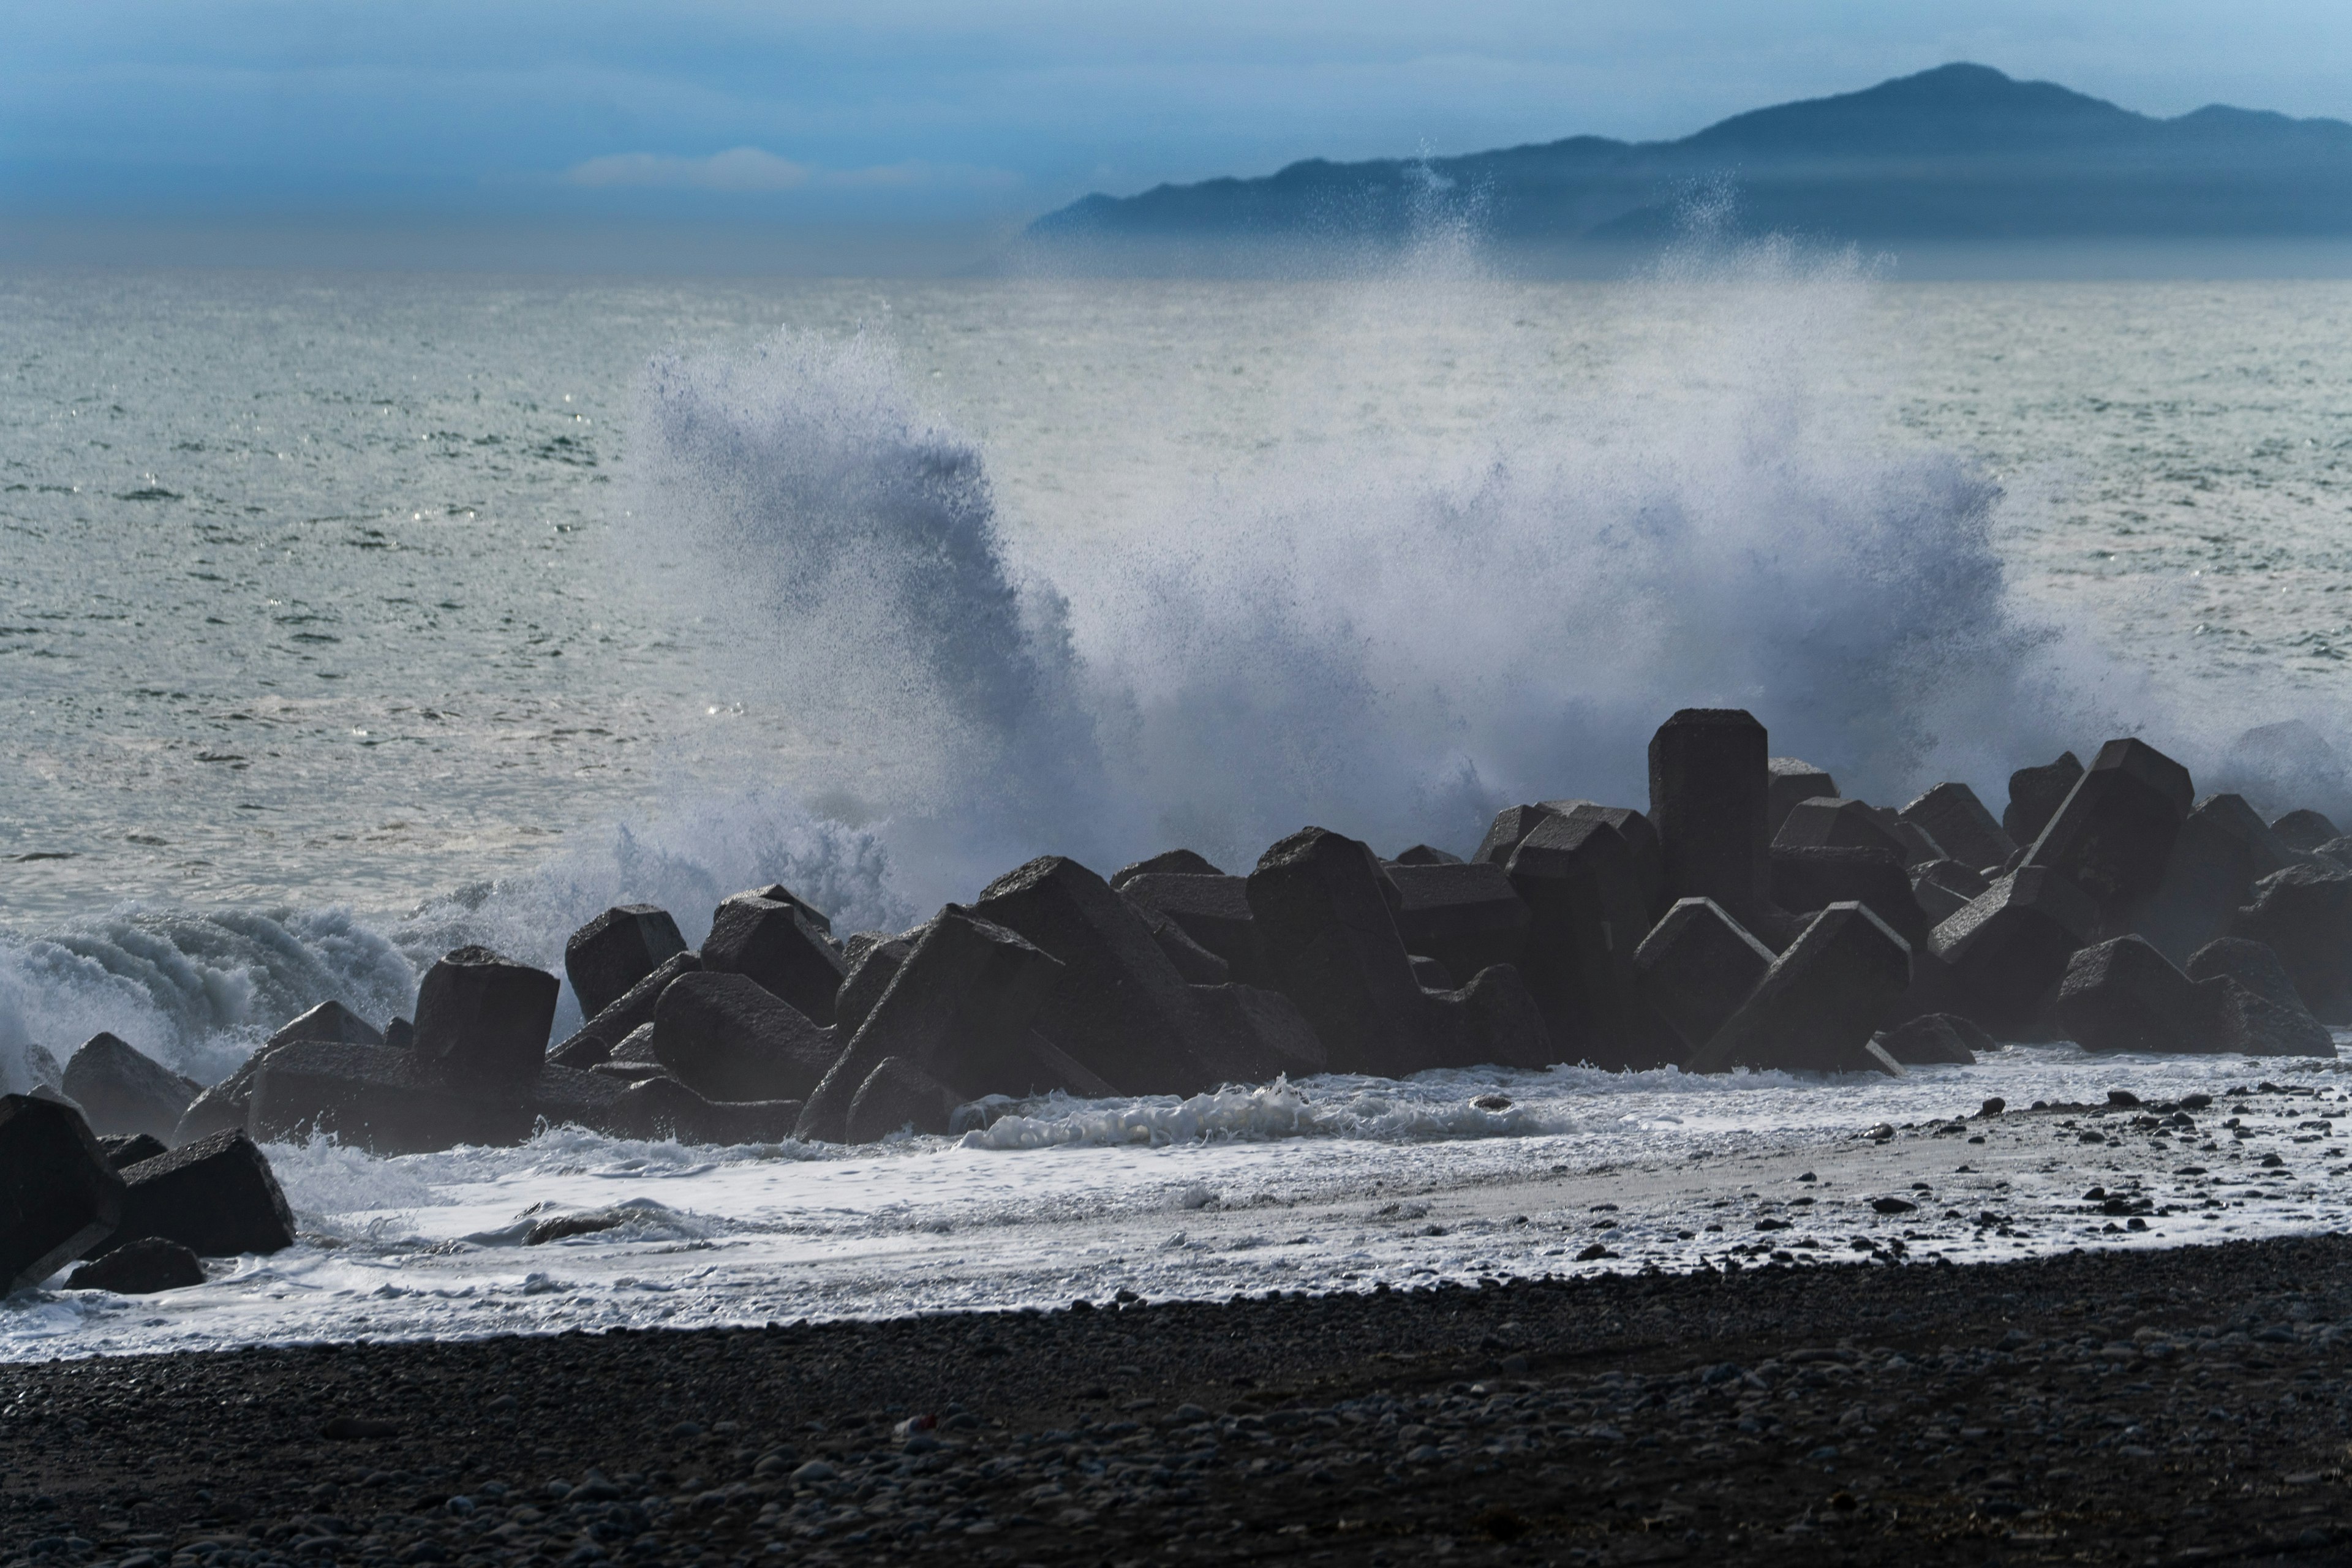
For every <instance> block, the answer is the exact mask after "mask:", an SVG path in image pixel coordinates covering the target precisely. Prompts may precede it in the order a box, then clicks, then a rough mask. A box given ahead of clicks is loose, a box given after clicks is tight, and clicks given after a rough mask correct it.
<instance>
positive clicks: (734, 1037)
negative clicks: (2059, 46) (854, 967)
mask: <svg viewBox="0 0 2352 1568" xmlns="http://www.w3.org/2000/svg"><path fill="white" fill-rule="evenodd" d="M653 1050H654V1057H655V1059H656V1060H657V1061H659V1062H660V1063H661V1065H662V1066H664V1067H666V1068H668V1069H669V1071H670V1073H671V1075H672V1076H673V1077H675V1078H676V1079H677V1080H678V1081H679V1082H680V1083H682V1084H684V1085H686V1086H687V1087H688V1089H693V1090H694V1091H695V1092H696V1093H698V1094H699V1095H701V1096H703V1097H704V1098H705V1099H707V1100H806V1099H807V1098H808V1097H809V1096H810V1095H811V1094H813V1093H814V1092H815V1090H816V1086H817V1084H818V1083H819V1082H820V1081H822V1080H823V1079H824V1075H825V1072H826V1069H827V1068H831V1067H832V1065H833V1059H834V1058H835V1057H836V1056H837V1055H839V1054H840V1052H839V1048H838V1047H836V1046H835V1043H834V1040H833V1037H832V1035H831V1034H830V1033H829V1032H828V1031H826V1030H824V1029H822V1028H819V1027H818V1026H816V1025H815V1024H814V1023H813V1022H812V1021H810V1020H809V1019H808V1018H807V1017H806V1016H803V1014H802V1013H801V1012H800V1010H799V1009H798V1008H796V1007H794V1006H793V1005H791V1004H790V1003H788V1002H785V1001H783V1000H782V998H780V997H778V996H776V995H775V994H773V993H772V992H771V991H769V990H768V989H767V988H766V987H765V986H762V985H760V984H756V983H755V982H754V981H752V980H751V977H750V976H748V975H744V974H734V973H713V972H711V971H709V970H704V971H703V972H701V973H697V974H684V975H680V976H679V977H678V978H677V980H675V981H673V982H671V983H670V984H669V986H668V988H667V989H666V990H664V991H663V992H662V994H661V1001H660V1003H659V1004H658V1005H656V1008H655V1011H654V1037H653Z"/></svg>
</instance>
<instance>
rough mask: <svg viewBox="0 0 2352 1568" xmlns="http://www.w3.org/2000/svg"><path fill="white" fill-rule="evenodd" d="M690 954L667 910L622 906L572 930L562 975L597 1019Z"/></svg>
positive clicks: (588, 1015)
mask: <svg viewBox="0 0 2352 1568" xmlns="http://www.w3.org/2000/svg"><path fill="white" fill-rule="evenodd" d="M685 951H686V938H685V937H684V936H683V935H682V934H680V932H679V931H678V929H677V921H674V920H672V919H671V918H670V915H669V911H668V910H663V909H656V907H655V906H653V905H652V904H622V905H619V906H618V907H616V908H614V909H609V910H605V911H604V913H603V914H601V915H598V916H597V917H596V918H595V919H594V920H593V921H589V922H588V923H587V924H586V925H584V926H582V927H581V928H580V929H579V930H578V931H573V932H572V937H571V940H570V941H568V942H565V943H564V944H563V973H566V974H567V975H569V976H571V978H572V994H573V995H574V996H576V997H578V998H579V1000H580V1016H582V1017H583V1018H593V1017H594V1016H596V1015H597V1014H599V1013H601V1012H603V1011H604V1009H605V1008H607V1007H609V1006H611V1005H613V1004H614V1003H615V1002H617V1001H619V1000H620V999H621V997H622V996H623V995H624V994H625V993H626V992H627V991H628V989H629V987H631V986H632V985H635V984H636V983H637V982H638V981H640V980H643V979H644V978H645V977H646V975H648V974H651V973H653V972H654V971H655V970H656V969H659V968H660V967H661V965H662V961H663V960H664V959H667V958H668V957H669V956H671V955H672V954H673V953H679V952H685ZM373 1043H374V1042H373V1041H367V1040H354V1041H352V1044H353V1045H370V1044H373Z"/></svg>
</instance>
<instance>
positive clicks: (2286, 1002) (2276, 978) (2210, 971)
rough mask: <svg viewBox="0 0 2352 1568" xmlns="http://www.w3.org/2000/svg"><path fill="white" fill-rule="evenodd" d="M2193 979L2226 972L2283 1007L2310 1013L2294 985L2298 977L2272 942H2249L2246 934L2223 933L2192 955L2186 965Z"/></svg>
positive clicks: (2256, 992)
mask: <svg viewBox="0 0 2352 1568" xmlns="http://www.w3.org/2000/svg"><path fill="white" fill-rule="evenodd" d="M2182 968H2183V970H2184V971H2185V972H2186V973H2187V974H2188V976H2189V979H2191V980H2210V979H2212V978H2214V977H2215V976H2216V975H2221V974H2226V975H2228V976H2229V977H2230V978H2231V979H2232V980H2235V981H2236V982H2237V983H2238V984H2241V985H2242V986H2244V987H2245V988H2246V989H2247V990H2249V991H2251V992H2252V993H2253V994H2255V995H2257V996H2260V997H2262V998H2263V999H2264V1000H2266V1001H2269V1002H2272V1003H2274V1004H2276V1005H2279V1006H2281V1007H2287V1008H2292V1009H2294V1010H2295V1011H2297V1012H2308V1011H2310V1009H2309V1008H2307V1007H2305V1006H2304V1005H2303V996H2302V994H2301V993H2299V992H2298V991H2296V990H2295V988H2294V977H2293V976H2292V975H2290V974H2288V973H2287V972H2286V965H2285V964H2284V963H2280V962H2279V955H2278V954H2277V953H2275V952H2272V951H2271V950H2270V947H2269V946H2268V944H2266V943H2263V942H2248V941H2247V940H2246V939H2245V938H2243V937H2237V936H2221V937H2215V938H2214V939H2213V940H2212V941H2211V942H2207V943H2206V944H2205V945H2204V946H2202V947H2200V948H2199V949H2198V950H2197V951H2196V952H2192V953H2190V954H2189V962H2188V963H2186V964H2184V965H2183V966H2182Z"/></svg>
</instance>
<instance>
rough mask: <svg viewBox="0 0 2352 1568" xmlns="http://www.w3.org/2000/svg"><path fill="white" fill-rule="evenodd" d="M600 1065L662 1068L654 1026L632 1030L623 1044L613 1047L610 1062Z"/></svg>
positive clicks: (638, 1027) (665, 1070)
mask: <svg viewBox="0 0 2352 1568" xmlns="http://www.w3.org/2000/svg"><path fill="white" fill-rule="evenodd" d="M599 1065H600V1066H618V1067H633V1066H639V1065H651V1066H654V1067H661V1053H660V1052H659V1051H658V1050H656V1049H655V1048H654V1026H652V1025H651V1024H640V1025H638V1026H636V1027H635V1028H634V1029H631V1030H630V1031H629V1032H628V1033H627V1034H625V1035H624V1036H622V1037H621V1043H620V1044H619V1045H617V1046H614V1047H613V1055H612V1057H611V1058H610V1059H609V1061H608V1062H606V1063H600V1064H599ZM662 1070H663V1071H664V1072H667V1071H668V1070H669V1069H668V1068H662Z"/></svg>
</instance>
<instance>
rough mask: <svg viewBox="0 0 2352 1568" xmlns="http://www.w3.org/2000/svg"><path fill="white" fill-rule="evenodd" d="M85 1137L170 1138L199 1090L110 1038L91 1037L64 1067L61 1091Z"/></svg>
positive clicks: (119, 1040)
mask: <svg viewBox="0 0 2352 1568" xmlns="http://www.w3.org/2000/svg"><path fill="white" fill-rule="evenodd" d="M61 1087H62V1088H63V1089H65V1091H66V1093H67V1094H68V1095H69V1096H71V1097H72V1099H73V1101H74V1103H75V1104H77V1105H79V1106H80V1107H81V1110H82V1115H83V1117H84V1118H86V1119H87V1120H88V1121H89V1126H90V1131H93V1132H99V1133H130V1132H145V1133H149V1134H151V1135H152V1136H154V1137H157V1138H169V1137H170V1136H171V1135H172V1130H173V1128H175V1127H177V1126H178V1125H179V1124H180V1116H181V1113H182V1112H184V1111H185V1110H187V1109H188V1105H189V1102H190V1101H192V1100H194V1099H195V1098H196V1096H197V1095H198V1094H200V1093H202V1092H203V1089H204V1086H203V1085H201V1084H198V1083H196V1082H194V1080H192V1079H184V1078H182V1077H181V1076H180V1075H179V1074H178V1073H175V1072H173V1071H172V1070H171V1069H170V1068H167V1067H165V1066H163V1064H162V1063H161V1062H158V1061H156V1060H154V1059H153V1058H151V1057H147V1056H142V1054H140V1053H139V1052H138V1051H136V1050H134V1049H132V1048H131V1047H130V1046H129V1045H127V1044H125V1043H124V1042H123V1041H121V1039H118V1038H117V1037H114V1036H112V1035H106V1034H100V1035H92V1036H91V1037H89V1040H88V1041H86V1042H85V1043H84V1044H83V1046H82V1047H81V1049H79V1050H78V1051H76V1052H74V1054H73V1059H72V1060H71V1061H69V1062H68V1063H66V1070H65V1081H64V1083H63V1085H62V1086H61Z"/></svg>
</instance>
